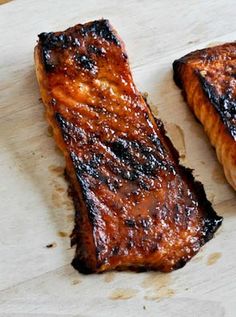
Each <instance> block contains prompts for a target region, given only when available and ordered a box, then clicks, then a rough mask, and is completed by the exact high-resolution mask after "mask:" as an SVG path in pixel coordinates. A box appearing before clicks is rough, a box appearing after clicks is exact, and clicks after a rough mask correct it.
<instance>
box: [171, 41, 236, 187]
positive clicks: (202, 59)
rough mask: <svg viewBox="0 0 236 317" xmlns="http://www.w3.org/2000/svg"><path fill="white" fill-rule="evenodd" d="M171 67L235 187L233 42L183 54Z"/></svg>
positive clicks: (235, 46)
mask: <svg viewBox="0 0 236 317" xmlns="http://www.w3.org/2000/svg"><path fill="white" fill-rule="evenodd" d="M173 69H174V80H175V82H176V84H177V85H178V86H179V87H180V88H181V89H182V90H183V93H184V96H185V99H186V101H187V103H188V105H189V107H190V109H191V110H192V111H193V113H194V114H195V116H196V117H197V119H198V120H199V121H200V122H201V123H202V125H203V127H204V130H205V132H206V133H207V135H208V137H209V139H210V141H211V144H212V145H213V146H214V147H215V149H216V153H217V157H218V160H219V161H220V163H221V164H222V165H223V168H224V173H225V177H226V178H227V180H228V182H229V183H230V184H231V186H232V187H233V188H234V189H235V190H236V42H233V43H226V44H222V45H218V46H215V47H209V48H205V49H202V50H197V51H195V52H192V53H190V54H187V55H185V56H184V57H182V58H180V59H178V60H176V61H174V63H173Z"/></svg>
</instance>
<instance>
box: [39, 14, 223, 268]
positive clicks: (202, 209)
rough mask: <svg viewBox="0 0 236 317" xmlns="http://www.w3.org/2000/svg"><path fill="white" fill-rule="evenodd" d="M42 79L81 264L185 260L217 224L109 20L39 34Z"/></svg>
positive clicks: (163, 264)
mask: <svg viewBox="0 0 236 317" xmlns="http://www.w3.org/2000/svg"><path fill="white" fill-rule="evenodd" d="M35 63H36V71H37V77H38V82H39V86H40V91H41V95H42V99H43V102H44V104H45V107H46V113H47V118H48V121H49V123H50V124H51V125H52V127H53V131H54V137H55V140H56V142H57V144H58V146H59V147H60V149H61V150H62V152H63V153H64V156H65V159H66V173H67V176H68V179H69V181H70V186H71V192H72V196H73V199H74V204H75V210H76V215H75V223H76V224H75V228H74V231H73V234H72V244H73V245H76V254H75V258H74V260H73V266H74V267H75V268H76V269H78V270H79V271H81V272H84V273H90V272H101V271H105V270H111V269H127V268H131V269H136V270H147V269H154V270H161V271H165V272H169V271H171V270H173V269H176V268H179V267H182V266H183V265H184V264H185V263H186V262H187V261H188V260H189V259H191V258H192V256H194V254H196V253H197V252H198V250H199V248H200V247H201V245H203V244H204V243H205V242H207V241H208V240H209V239H211V238H212V236H213V234H214V232H215V231H216V229H217V228H218V227H219V225H220V224H221V221H222V218H221V217H218V216H217V215H216V213H215V212H214V210H213V209H212V206H211V204H210V202H209V201H208V200H207V199H206V196H205V193H204V190H203V187H202V185H201V184H200V183H198V182H195V181H194V179H193V176H192V174H191V172H190V170H188V169H185V168H184V167H182V166H180V165H179V159H178V154H177V152H176V150H175V149H174V147H173V146H172V144H171V142H170V140H169V139H168V138H167V137H166V135H165V131H164V128H163V125H162V123H161V121H159V120H157V121H155V120H154V117H153V115H152V113H151V111H150V109H149V107H148V106H147V104H146V102H145V100H144V99H143V97H142V95H141V94H140V93H139V92H138V90H137V89H136V87H135V85H134V83H133V79H132V75H131V72H130V68H129V64H128V59H127V54H126V52H125V48H124V44H123V42H122V40H121V39H120V37H119V36H118V35H117V33H116V32H115V31H114V29H113V28H112V27H111V25H110V24H109V22H108V21H107V20H100V21H94V22H90V23H86V24H84V25H81V24H78V25H76V26H75V27H73V28H70V29H68V30H66V31H65V32H56V33H42V34H40V35H39V42H38V45H37V46H36V48H35Z"/></svg>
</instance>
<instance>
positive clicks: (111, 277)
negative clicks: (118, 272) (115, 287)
mask: <svg viewBox="0 0 236 317" xmlns="http://www.w3.org/2000/svg"><path fill="white" fill-rule="evenodd" d="M114 278H115V272H107V273H105V274H104V282H106V283H111V282H112V281H113V280H114Z"/></svg>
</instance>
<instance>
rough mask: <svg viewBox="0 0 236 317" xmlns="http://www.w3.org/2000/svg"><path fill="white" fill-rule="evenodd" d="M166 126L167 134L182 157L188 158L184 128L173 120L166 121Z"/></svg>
mask: <svg viewBox="0 0 236 317" xmlns="http://www.w3.org/2000/svg"><path fill="white" fill-rule="evenodd" d="M165 127H166V131H167V135H168V136H169V137H170V139H171V140H172V142H173V143H174V146H175V147H176V149H177V150H178V152H179V156H180V159H182V160H184V159H185V158H186V147H185V140H184V132H183V130H182V129H181V128H180V126H178V125H177V124H175V123H172V122H169V123H166V124H165Z"/></svg>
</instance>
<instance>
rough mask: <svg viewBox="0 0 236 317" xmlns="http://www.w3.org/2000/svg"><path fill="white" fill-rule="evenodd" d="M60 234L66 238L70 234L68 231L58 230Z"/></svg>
mask: <svg viewBox="0 0 236 317" xmlns="http://www.w3.org/2000/svg"><path fill="white" fill-rule="evenodd" d="M57 234H58V236H59V237H61V238H66V237H68V236H69V234H68V233H67V232H64V231H58V233H57Z"/></svg>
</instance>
